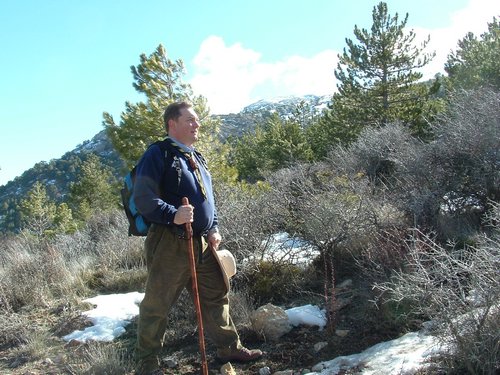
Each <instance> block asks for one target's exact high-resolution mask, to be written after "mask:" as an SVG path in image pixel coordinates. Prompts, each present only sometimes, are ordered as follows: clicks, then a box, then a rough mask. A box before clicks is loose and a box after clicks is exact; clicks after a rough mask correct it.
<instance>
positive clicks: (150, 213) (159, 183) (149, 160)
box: [135, 138, 218, 235]
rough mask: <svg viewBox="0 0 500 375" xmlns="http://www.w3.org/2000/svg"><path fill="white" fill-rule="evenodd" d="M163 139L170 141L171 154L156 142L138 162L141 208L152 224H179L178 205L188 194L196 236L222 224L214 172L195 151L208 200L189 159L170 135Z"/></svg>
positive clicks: (137, 200)
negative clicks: (220, 222)
mask: <svg viewBox="0 0 500 375" xmlns="http://www.w3.org/2000/svg"><path fill="white" fill-rule="evenodd" d="M163 142H166V143H164V146H163V147H166V148H167V149H168V152H167V157H165V153H164V152H163V151H162V148H161V147H160V146H159V145H157V144H153V145H151V146H150V147H149V148H148V149H147V150H146V152H145V153H144V155H143V156H142V158H141V159H140V160H139V163H138V165H137V174H136V182H135V204H136V206H137V209H138V210H139V212H140V213H141V214H142V215H143V216H144V217H145V218H146V219H147V220H148V221H150V222H151V223H157V224H163V225H168V226H175V224H174V222H173V221H174V216H175V213H176V212H177V207H179V206H180V205H181V204H182V203H181V202H182V197H187V198H188V199H189V203H190V204H191V205H192V206H193V207H194V221H193V223H192V224H191V225H192V227H193V232H194V234H195V235H199V234H202V233H205V232H207V231H209V230H210V229H212V228H214V227H216V226H217V224H218V222H217V211H216V208H215V202H214V196H213V189H212V178H211V176H210V173H209V171H208V169H207V168H206V166H205V164H204V162H203V161H202V160H201V158H200V156H198V155H196V153H195V157H196V158H197V164H198V167H199V169H200V172H201V176H202V179H203V184H204V186H205V190H206V196H207V197H206V199H205V197H204V196H203V194H202V192H201V190H200V186H199V184H198V182H197V180H196V177H195V173H194V171H193V169H192V167H191V165H190V163H189V162H188V160H187V158H186V157H185V156H184V155H183V154H182V153H181V152H180V151H179V150H178V149H176V148H175V147H173V146H171V145H170V143H169V139H168V138H167V140H165V141H163ZM179 168H180V173H179V170H178V169H179Z"/></svg>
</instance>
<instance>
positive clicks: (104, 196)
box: [69, 154, 118, 221]
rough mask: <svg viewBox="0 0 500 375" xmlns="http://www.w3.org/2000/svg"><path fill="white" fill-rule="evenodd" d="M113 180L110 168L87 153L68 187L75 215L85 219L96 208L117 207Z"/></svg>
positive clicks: (100, 209)
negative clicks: (74, 179)
mask: <svg viewBox="0 0 500 375" xmlns="http://www.w3.org/2000/svg"><path fill="white" fill-rule="evenodd" d="M113 182H114V180H113V177H112V172H111V170H110V169H109V168H108V167H105V166H103V165H102V163H101V161H100V160H99V157H98V156H97V155H95V154H89V156H88V158H87V160H85V161H84V162H83V163H82V166H81V170H80V173H79V174H78V178H77V179H76V182H74V183H73V184H72V185H71V187H70V196H69V202H70V204H71V206H72V208H73V212H74V214H75V216H76V217H77V218H78V219H80V220H82V221H85V220H87V219H88V218H89V217H90V216H91V215H92V213H94V212H95V211H97V210H99V211H106V210H110V209H112V208H115V207H117V206H118V194H117V192H116V189H115V186H114V184H113Z"/></svg>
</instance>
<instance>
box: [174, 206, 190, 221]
mask: <svg viewBox="0 0 500 375" xmlns="http://www.w3.org/2000/svg"><path fill="white" fill-rule="evenodd" d="M193 212H194V207H193V206H191V205H190V204H186V205H182V206H179V208H177V212H176V213H175V216H174V224H177V225H182V224H186V223H192V222H193Z"/></svg>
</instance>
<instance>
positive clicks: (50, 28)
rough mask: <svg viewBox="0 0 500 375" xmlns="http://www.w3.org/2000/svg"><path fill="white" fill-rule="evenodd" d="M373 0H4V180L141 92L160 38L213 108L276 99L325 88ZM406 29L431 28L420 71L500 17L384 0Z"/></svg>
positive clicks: (467, 0) (83, 135)
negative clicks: (428, 52) (145, 62)
mask: <svg viewBox="0 0 500 375" xmlns="http://www.w3.org/2000/svg"><path fill="white" fill-rule="evenodd" d="M377 3H378V1H371V0H358V1H337V0H308V1H305V0H297V1H293V0H288V1H282V0H266V1H263V0H253V1H236V0H234V1H222V0H219V1H217V0H204V1H201V0H199V1H196V0H191V1H182V2H181V1H175V2H174V1H168V0H163V1H162V0H142V1H131V0H85V1H70V0H44V1H39V0H0V45H1V58H0V70H1V72H2V82H1V84H0V97H1V100H2V104H1V106H0V129H1V134H2V136H1V138H0V139H1V141H0V145H1V147H0V169H1V170H0V185H3V184H5V183H6V182H7V181H9V180H11V179H13V178H14V177H16V176H18V175H21V174H22V172H24V171H25V170H26V169H29V168H31V167H32V166H33V165H34V164H35V163H37V162H40V161H50V160H51V159H54V158H59V157H61V156H62V155H63V154H64V153H65V152H67V151H70V150H72V149H73V148H75V147H76V146H77V145H78V144H80V143H82V142H83V141H85V140H88V139H91V138H92V137H93V136H94V135H95V134H97V133H98V132H99V131H101V130H102V129H103V127H102V113H103V112H109V113H111V114H112V115H113V116H114V117H115V120H118V119H119V115H120V113H121V112H122V111H123V109H124V103H125V101H132V102H137V101H140V100H142V99H143V98H142V97H141V96H139V95H138V94H137V93H136V92H135V90H134V89H133V87H132V75H131V73H130V66H131V65H137V64H138V63H139V56H140V55H141V54H142V53H145V54H146V55H149V54H151V53H152V52H153V51H154V50H155V48H156V47H157V46H158V45H159V44H163V45H164V46H165V47H166V49H167V52H168V55H169V57H170V58H171V59H182V60H183V61H184V63H185V66H186V70H187V71H186V76H185V81H187V82H189V83H191V85H192V87H193V89H194V91H195V93H196V94H200V95H204V96H205V97H206V98H207V99H208V104H209V106H210V107H211V110H212V113H214V114H220V113H229V112H238V111H239V110H241V109H242V108H243V107H244V106H245V105H248V104H251V103H253V102H255V101H258V100H260V99H270V98H274V97H277V96H288V95H305V94H317V95H323V94H332V93H333V92H334V91H335V87H336V82H335V78H334V75H333V71H334V69H335V67H336V63H337V54H338V53H339V52H341V51H342V49H343V48H344V47H345V38H351V39H353V34H352V31H353V29H354V25H358V26H359V27H365V28H369V27H370V26H371V12H372V9H373V7H374V6H375V5H376V4H377ZM387 4H388V7H389V12H390V13H391V14H394V13H396V12H397V13H399V15H400V18H402V17H403V16H404V14H405V13H409V20H408V28H411V29H414V30H415V32H416V33H417V35H419V36H421V37H426V36H427V35H430V36H431V44H430V46H429V48H430V49H432V50H435V51H436V53H437V56H436V58H435V59H434V61H433V63H432V64H431V65H429V66H428V68H427V69H426V71H424V73H425V74H426V76H427V77H432V76H433V75H434V74H435V73H437V72H442V70H443V63H444V61H445V60H446V56H447V54H448V53H449V52H450V51H451V50H455V48H456V45H457V41H458V40H459V39H461V38H462V37H463V36H464V35H465V33H466V32H468V31H472V32H474V33H476V35H479V34H480V33H481V32H484V31H485V30H486V24H487V22H491V21H492V19H493V16H499V15H500V1H498V0H419V1H406V0H388V1H387Z"/></svg>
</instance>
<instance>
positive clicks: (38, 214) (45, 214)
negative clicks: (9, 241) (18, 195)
mask: <svg viewBox="0 0 500 375" xmlns="http://www.w3.org/2000/svg"><path fill="white" fill-rule="evenodd" d="M56 210H57V206H56V204H55V203H54V202H53V201H51V200H50V199H49V198H48V196H47V191H46V189H45V187H44V186H43V185H42V184H41V183H40V182H39V181H37V182H35V184H34V185H33V188H32V189H31V190H30V191H29V192H28V194H27V197H26V198H25V199H23V200H21V203H20V212H21V226H22V228H23V229H25V230H27V231H28V232H30V233H32V234H34V235H36V236H38V237H42V236H44V235H45V234H46V233H47V231H49V230H51V229H52V228H53V225H54V218H55V215H56Z"/></svg>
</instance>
